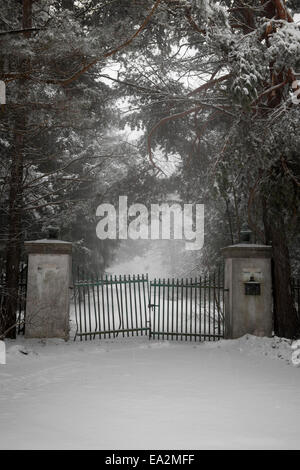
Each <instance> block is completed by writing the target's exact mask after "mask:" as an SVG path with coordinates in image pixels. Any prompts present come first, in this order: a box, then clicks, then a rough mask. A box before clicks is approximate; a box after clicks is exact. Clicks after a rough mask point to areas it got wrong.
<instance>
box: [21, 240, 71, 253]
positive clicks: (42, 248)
mask: <svg viewBox="0 0 300 470" xmlns="http://www.w3.org/2000/svg"><path fill="white" fill-rule="evenodd" d="M24 245H25V249H26V251H27V253H28V254H29V253H39V254H55V255H59V254H62V255H68V254H71V253H72V243H70V242H66V241H64V240H52V239H50V240H48V239H47V238H45V239H43V240H31V241H27V242H25V243H24Z"/></svg>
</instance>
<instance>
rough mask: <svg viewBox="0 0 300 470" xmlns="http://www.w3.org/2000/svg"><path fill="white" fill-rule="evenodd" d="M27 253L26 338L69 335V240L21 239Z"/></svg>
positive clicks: (70, 257)
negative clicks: (23, 240)
mask: <svg viewBox="0 0 300 470" xmlns="http://www.w3.org/2000/svg"><path fill="white" fill-rule="evenodd" d="M25 248H26V250H27V252H28V280H27V297H26V325H25V337H26V338H63V339H65V340H67V339H68V338H69V296H70V290H69V287H70V285H71V284H70V283H71V269H72V268H71V266H72V256H71V253H72V243H69V242H65V241H61V240H47V239H46V240H36V241H28V242H25Z"/></svg>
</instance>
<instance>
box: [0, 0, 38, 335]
mask: <svg viewBox="0 0 300 470" xmlns="http://www.w3.org/2000/svg"><path fill="white" fill-rule="evenodd" d="M22 23H23V24H22V26H23V29H27V28H31V26H32V0H23V18H22ZM24 35H25V36H26V37H29V36H30V32H26V33H24ZM26 66H28V61H27V60H23V61H22V63H21V64H20V70H22V69H23V68H24V67H26ZM25 94H26V89H25V83H24V81H23V80H21V81H20V93H19V98H21V99H22V98H23V97H24V95H25ZM19 112H20V114H19V115H18V116H17V118H16V123H15V152H14V154H13V155H12V161H11V173H10V192H9V209H8V224H9V230H8V242H7V248H6V305H5V311H4V312H3V313H2V314H4V319H3V320H4V321H3V322H2V324H3V331H6V330H8V331H9V332H8V334H7V336H8V337H10V338H15V337H16V327H15V326H13V325H15V323H16V312H17V305H18V294H19V292H18V291H19V266H20V256H21V244H22V205H23V187H22V186H23V158H24V135H25V132H26V115H25V111H23V110H20V111H19Z"/></svg>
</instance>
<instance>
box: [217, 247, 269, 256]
mask: <svg viewBox="0 0 300 470" xmlns="http://www.w3.org/2000/svg"><path fill="white" fill-rule="evenodd" d="M221 251H222V253H223V256H224V258H271V257H272V247H271V246H269V245H254V244H253V245H252V244H248V243H240V244H238V245H231V246H226V247H225V248H222V249H221Z"/></svg>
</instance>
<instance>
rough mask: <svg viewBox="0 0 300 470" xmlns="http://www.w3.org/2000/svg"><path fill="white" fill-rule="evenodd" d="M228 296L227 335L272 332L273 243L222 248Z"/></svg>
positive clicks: (228, 336)
mask: <svg viewBox="0 0 300 470" xmlns="http://www.w3.org/2000/svg"><path fill="white" fill-rule="evenodd" d="M222 251H223V255H224V257H225V287H226V288H227V289H229V292H228V295H227V296H226V305H225V308H226V310H225V311H226V315H225V337H226V338H239V337H241V336H243V335H245V334H246V333H250V334H252V335H256V336H271V335H272V331H273V314H272V279H271V251H272V248H271V247H270V246H265V245H248V244H239V245H232V246H228V247H226V248H223V250H222Z"/></svg>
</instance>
